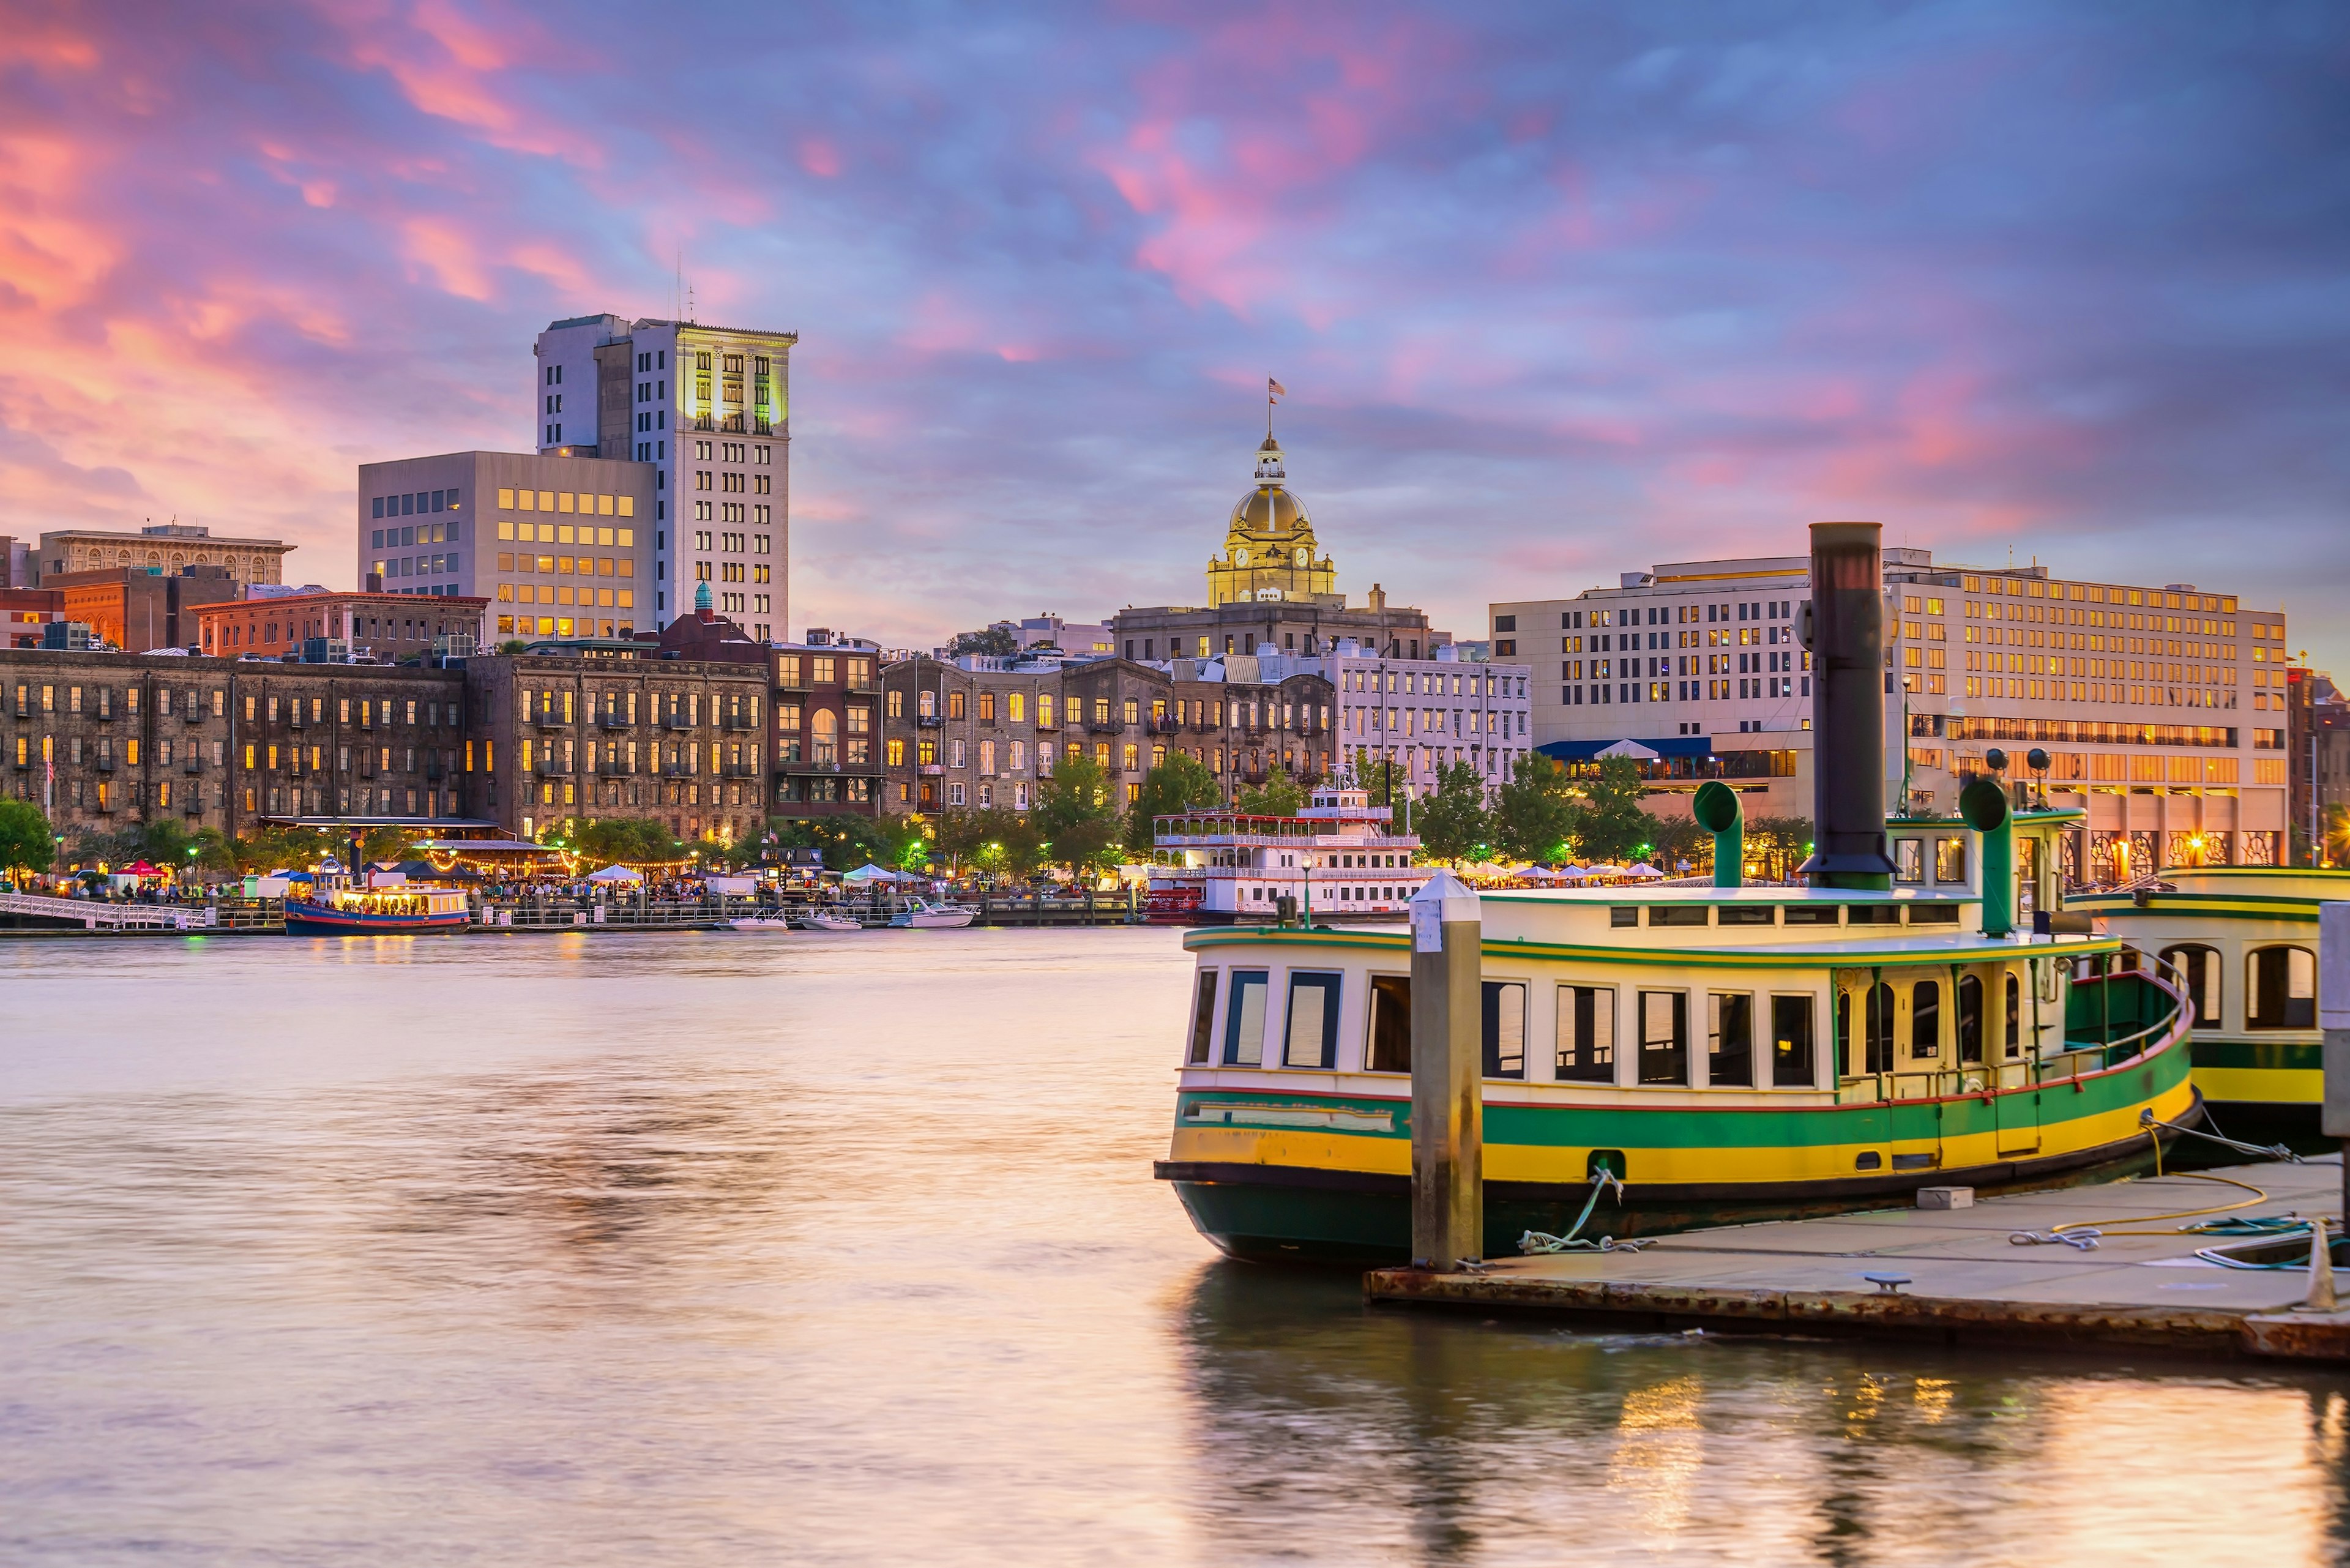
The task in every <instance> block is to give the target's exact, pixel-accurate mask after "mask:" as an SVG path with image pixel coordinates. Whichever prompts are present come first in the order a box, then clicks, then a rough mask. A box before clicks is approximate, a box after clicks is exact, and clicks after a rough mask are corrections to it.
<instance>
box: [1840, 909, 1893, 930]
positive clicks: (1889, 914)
mask: <svg viewBox="0 0 2350 1568" xmlns="http://www.w3.org/2000/svg"><path fill="white" fill-rule="evenodd" d="M1848 908H1849V910H1850V912H1849V913H1848V914H1846V917H1845V920H1846V924H1848V925H1855V926H1898V925H1899V924H1900V923H1901V906H1900V905H1898V904H1854V905H1850V906H1848Z"/></svg>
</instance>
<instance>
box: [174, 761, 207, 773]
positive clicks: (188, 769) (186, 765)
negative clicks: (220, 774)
mask: <svg viewBox="0 0 2350 1568" xmlns="http://www.w3.org/2000/svg"><path fill="white" fill-rule="evenodd" d="M180 771H181V772H182V773H183V774H189V775H191V776H192V775H194V774H200V773H202V772H203V771H204V760H203V758H202V757H190V758H189V759H188V760H187V761H185V762H183V763H181V764H180Z"/></svg>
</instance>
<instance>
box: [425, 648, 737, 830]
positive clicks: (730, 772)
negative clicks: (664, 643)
mask: <svg viewBox="0 0 2350 1568" xmlns="http://www.w3.org/2000/svg"><path fill="white" fill-rule="evenodd" d="M463 675H464V680H465V686H466V691H467V693H468V701H469V703H470V705H471V709H472V711H473V713H474V714H475V715H476V720H475V723H474V727H473V732H472V733H471V735H470V737H469V743H468V746H467V750H466V756H465V771H466V772H467V774H469V775H472V776H470V777H469V783H478V785H479V792H478V795H477V797H476V798H478V800H479V802H480V810H481V814H482V815H484V816H486V817H488V818H491V819H492V820H494V821H495V822H496V823H498V825H499V826H502V827H504V829H505V830H506V831H507V832H509V833H512V834H515V835H517V836H521V837H525V838H528V837H532V836H536V835H537V834H539V833H542V832H544V831H546V829H547V828H549V827H552V826H555V825H556V824H557V823H560V822H562V821H564V820H565V819H567V818H569V817H582V818H587V819H591V820H592V819H593V818H596V817H599V816H649V817H652V818H654V819H656V820H658V821H660V822H662V823H664V824H666V825H667V826H668V827H669V829H670V831H671V832H672V833H674V834H675V835H677V836H679V837H680V838H685V839H719V840H725V841H732V840H733V839H737V838H740V837H743V836H746V835H748V834H751V833H754V832H755V831H756V830H757V829H758V828H759V826H761V824H762V822H763V819H764V801H763V797H764V793H765V789H764V784H765V773H766V770H765V766H764V758H763V756H762V754H761V753H763V752H764V749H765V744H766V737H767V729H766V714H765V712H764V707H765V701H764V700H765V697H766V692H767V671H766V669H765V666H764V661H762V662H761V663H757V664H742V663H721V662H704V661H700V660H690V659H664V658H660V657H658V656H656V657H654V658H650V659H577V658H559V657H557V658H546V657H536V656H530V655H515V656H510V657H500V658H491V659H472V660H470V661H468V663H467V666H466V668H465V670H464V671H463Z"/></svg>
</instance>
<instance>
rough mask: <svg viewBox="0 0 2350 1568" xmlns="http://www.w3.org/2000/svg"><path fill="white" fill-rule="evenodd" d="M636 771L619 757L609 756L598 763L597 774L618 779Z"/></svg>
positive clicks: (601, 776) (599, 776) (600, 776)
mask: <svg viewBox="0 0 2350 1568" xmlns="http://www.w3.org/2000/svg"><path fill="white" fill-rule="evenodd" d="M635 771H636V770H635V769H634V768H631V767H630V766H629V764H628V763H624V762H622V761H621V760H620V759H619V758H618V757H607V758H605V759H604V760H603V761H602V762H600V763H597V764H596V776H597V777H598V778H607V779H616V778H619V777H621V776H623V775H624V774H632V773H634V772H635Z"/></svg>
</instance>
